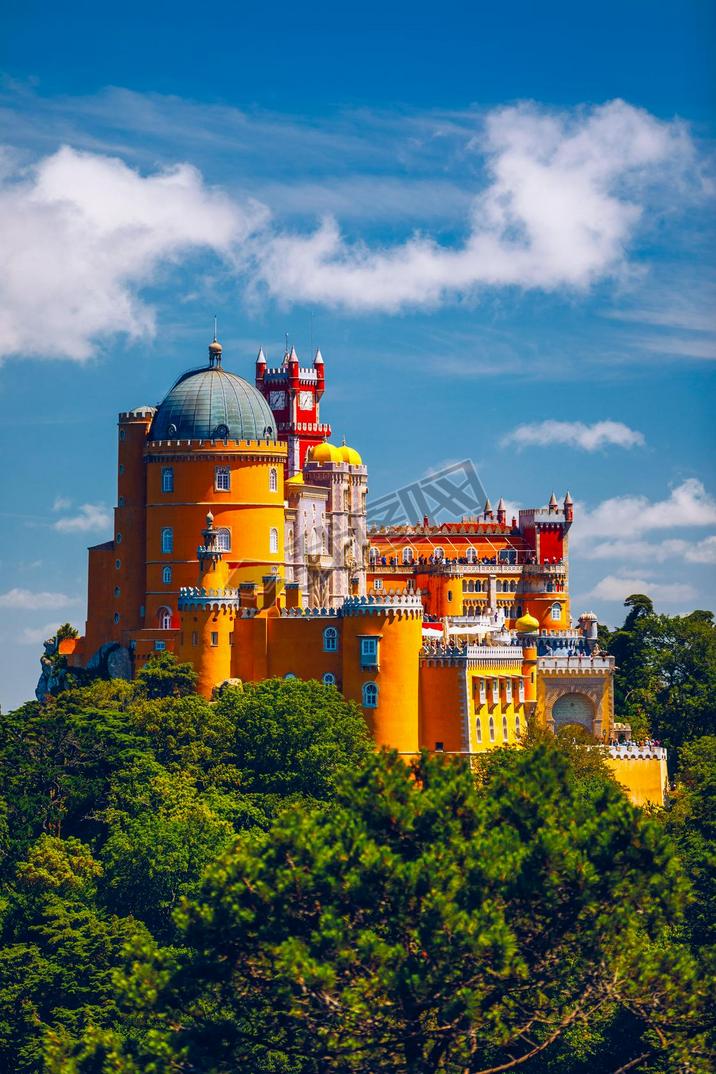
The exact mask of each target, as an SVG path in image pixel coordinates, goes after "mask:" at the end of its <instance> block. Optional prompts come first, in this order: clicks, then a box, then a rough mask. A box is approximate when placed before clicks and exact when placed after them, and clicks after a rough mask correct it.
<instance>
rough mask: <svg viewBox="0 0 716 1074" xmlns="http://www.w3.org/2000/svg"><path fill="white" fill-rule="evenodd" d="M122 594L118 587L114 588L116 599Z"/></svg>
mask: <svg viewBox="0 0 716 1074" xmlns="http://www.w3.org/2000/svg"><path fill="white" fill-rule="evenodd" d="M121 592H122V590H121V589H120V588H119V586H118V585H116V586H115V587H114V595H115V597H118V596H119V594H120V593H121Z"/></svg>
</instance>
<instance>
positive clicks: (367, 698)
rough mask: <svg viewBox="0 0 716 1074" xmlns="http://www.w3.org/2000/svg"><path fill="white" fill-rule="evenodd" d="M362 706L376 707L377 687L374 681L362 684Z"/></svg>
mask: <svg viewBox="0 0 716 1074" xmlns="http://www.w3.org/2000/svg"><path fill="white" fill-rule="evenodd" d="M363 708H364V709H377V708H378V687H377V686H376V684H375V683H374V682H366V683H364V684H363Z"/></svg>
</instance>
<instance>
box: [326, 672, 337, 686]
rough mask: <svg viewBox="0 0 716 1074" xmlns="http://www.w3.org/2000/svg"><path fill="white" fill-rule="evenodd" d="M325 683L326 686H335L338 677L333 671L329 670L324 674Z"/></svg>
mask: <svg viewBox="0 0 716 1074" xmlns="http://www.w3.org/2000/svg"><path fill="white" fill-rule="evenodd" d="M323 685H324V686H335V685H336V677H335V675H334V674H333V672H332V671H327V672H326V674H325V675H324V676H323Z"/></svg>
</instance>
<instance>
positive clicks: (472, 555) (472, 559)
mask: <svg viewBox="0 0 716 1074" xmlns="http://www.w3.org/2000/svg"><path fill="white" fill-rule="evenodd" d="M467 562H468V563H477V552H476V551H475V549H474V548H472V546H471V547H470V548H468V550H467Z"/></svg>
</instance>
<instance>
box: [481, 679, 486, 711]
mask: <svg viewBox="0 0 716 1074" xmlns="http://www.w3.org/2000/svg"><path fill="white" fill-rule="evenodd" d="M479 696H480V704H481V705H484V704H485V702H486V701H487V683H486V682H485V680H484V679H480V695H479Z"/></svg>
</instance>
